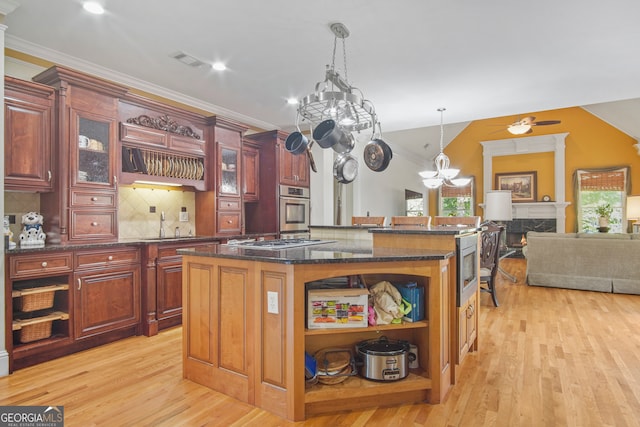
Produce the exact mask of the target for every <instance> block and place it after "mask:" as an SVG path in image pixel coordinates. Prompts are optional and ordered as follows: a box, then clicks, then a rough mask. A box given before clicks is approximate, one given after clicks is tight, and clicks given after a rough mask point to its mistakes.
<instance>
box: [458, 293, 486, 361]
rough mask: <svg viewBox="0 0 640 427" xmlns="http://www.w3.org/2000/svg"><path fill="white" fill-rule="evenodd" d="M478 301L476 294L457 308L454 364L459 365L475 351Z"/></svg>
mask: <svg viewBox="0 0 640 427" xmlns="http://www.w3.org/2000/svg"><path fill="white" fill-rule="evenodd" d="M479 303H480V300H479V294H478V292H476V293H475V294H473V296H471V297H470V298H469V299H468V300H467V301H466V302H465V303H464V304H463V305H462V307H458V322H457V324H458V335H457V336H458V346H457V348H458V354H457V357H456V363H457V364H461V363H462V362H463V360H464V358H465V356H466V355H467V354H468V353H469V351H475V350H477V347H476V343H477V341H476V338H477V336H478V307H479V306H480V305H479Z"/></svg>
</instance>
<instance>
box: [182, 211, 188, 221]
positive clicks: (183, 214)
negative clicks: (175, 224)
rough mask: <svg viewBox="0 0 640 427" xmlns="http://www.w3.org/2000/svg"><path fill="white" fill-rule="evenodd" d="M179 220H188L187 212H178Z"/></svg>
mask: <svg viewBox="0 0 640 427" xmlns="http://www.w3.org/2000/svg"><path fill="white" fill-rule="evenodd" d="M180 222H189V212H180Z"/></svg>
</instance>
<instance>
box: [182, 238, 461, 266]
mask: <svg viewBox="0 0 640 427" xmlns="http://www.w3.org/2000/svg"><path fill="white" fill-rule="evenodd" d="M178 254H180V255H195V256H204V257H212V258H233V259H241V260H250V261H265V262H275V263H281V264H331V263H352V262H373V261H375V262H391V261H427V260H441V259H448V258H451V257H452V256H454V253H453V252H451V251H446V250H431V249H405V248H373V247H372V245H371V242H367V241H359V240H337V241H334V240H329V241H327V243H322V244H315V245H310V246H302V247H297V248H291V249H255V248H251V247H242V246H237V245H207V246H201V247H198V248H185V249H179V250H178Z"/></svg>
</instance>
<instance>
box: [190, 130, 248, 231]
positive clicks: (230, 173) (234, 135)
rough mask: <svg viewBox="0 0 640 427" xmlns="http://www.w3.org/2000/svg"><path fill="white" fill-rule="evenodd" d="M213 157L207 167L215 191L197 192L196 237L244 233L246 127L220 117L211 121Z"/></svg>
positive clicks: (211, 186)
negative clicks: (243, 171) (213, 179)
mask: <svg viewBox="0 0 640 427" xmlns="http://www.w3.org/2000/svg"><path fill="white" fill-rule="evenodd" d="M210 125H212V127H211V128H210V129H212V139H213V140H214V141H215V143H214V152H215V156H214V159H213V162H211V159H209V163H208V164H209V165H210V166H209V167H211V168H212V169H213V170H214V171H215V174H214V175H215V182H214V183H210V186H209V188H213V189H214V191H207V192H198V193H196V229H197V230H198V234H202V235H211V236H225V235H226V236H229V235H232V234H233V235H238V234H243V232H244V221H243V205H242V176H243V174H242V135H243V133H244V132H246V130H247V127H245V126H243V125H241V124H239V123H236V122H233V121H230V120H226V119H222V118H219V117H214V118H212V119H211V121H210Z"/></svg>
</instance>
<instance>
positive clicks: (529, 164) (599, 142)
mask: <svg viewBox="0 0 640 427" xmlns="http://www.w3.org/2000/svg"><path fill="white" fill-rule="evenodd" d="M531 115H533V116H535V117H536V119H537V120H560V121H561V123H560V124H557V125H551V126H539V127H533V133H531V134H528V135H522V136H516V135H511V134H510V133H509V132H507V130H506V127H507V125H509V124H510V123H512V122H514V121H515V120H517V119H518V117H516V116H507V117H497V118H492V119H486V120H477V121H474V122H472V123H470V124H469V126H467V127H466V128H465V129H464V130H463V131H462V132H461V133H460V134H459V135H458V136H457V137H456V138H455V139H454V140H453V141H452V142H451V143H450V144H449V145H448V146H447V147H446V148H445V150H444V151H445V153H446V154H447V155H448V156H449V158H450V159H451V165H452V167H456V168H460V170H461V172H460V175H461V176H474V177H475V184H476V192H475V194H476V207H475V213H476V215H482V209H480V208H479V207H478V206H477V205H478V204H479V203H483V199H484V192H485V189H484V188H483V183H482V163H483V156H482V145H481V144H480V142H481V141H490V140H497V139H513V138H521V137H527V136H534V135H547V134H553V133H564V132H568V133H569V135H568V136H567V139H566V141H565V142H566V148H565V150H566V151H565V195H566V200H567V201H568V202H569V203H571V204H570V205H569V206H568V207H567V210H566V215H567V221H566V225H565V227H566V231H567V232H572V231H575V227H576V212H575V203H574V191H573V173H574V171H575V170H576V169H589V168H600V167H608V166H631V193H632V194H635V195H640V156H639V155H638V152H637V151H636V149H635V148H634V147H633V144H635V143H636V141H635V140H634V139H633V138H632V137H631V136H629V135H626V134H625V133H623V132H621V131H619V130H618V129H616V128H614V127H613V126H611V125H609V124H608V123H606V122H604V121H602V120H601V119H599V118H598V117H596V116H594V115H593V114H591V113H589V112H588V111H586V110H584V109H582V108H580V107H573V108H564V109H559V110H550V111H541V112H534V113H531ZM492 168H493V173H494V177H492V183H493V182H495V173H503V172H522V171H536V172H537V177H538V189H537V199H538V200H540V199H541V198H542V196H543V195H545V194H548V195H549V196H551V199H552V200H555V194H554V184H553V183H554V179H555V178H554V176H553V174H554V159H553V153H535V154H523V155H514V156H504V157H495V158H494V160H493V165H492ZM430 193H431V194H430V206H431V210H430V214H431V215H435V214H436V201H435V192H434V191H431V192H430Z"/></svg>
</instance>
